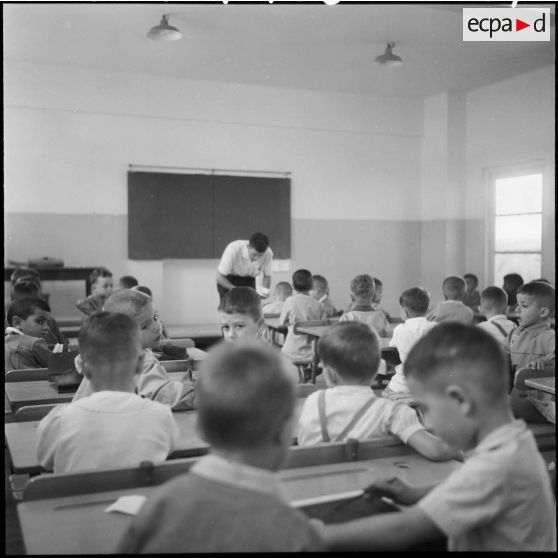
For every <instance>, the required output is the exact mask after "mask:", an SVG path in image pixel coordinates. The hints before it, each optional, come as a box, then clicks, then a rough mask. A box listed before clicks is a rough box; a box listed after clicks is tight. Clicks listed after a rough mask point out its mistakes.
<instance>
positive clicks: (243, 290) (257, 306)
mask: <svg viewBox="0 0 558 558" xmlns="http://www.w3.org/2000/svg"><path fill="white" fill-rule="evenodd" d="M217 311H218V312H224V313H225V314H247V315H248V316H251V317H252V319H253V320H254V321H256V322H259V321H260V320H262V319H263V312H262V299H261V298H260V295H259V294H258V293H257V292H256V290H255V289H253V288H252V287H234V288H232V289H231V290H229V291H227V292H226V293H225V294H224V295H223V297H222V298H221V302H219V308H217Z"/></svg>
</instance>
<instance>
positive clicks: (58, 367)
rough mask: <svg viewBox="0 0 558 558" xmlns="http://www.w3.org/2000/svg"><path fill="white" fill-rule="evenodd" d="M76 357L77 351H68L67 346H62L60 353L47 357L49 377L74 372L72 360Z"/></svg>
mask: <svg viewBox="0 0 558 558" xmlns="http://www.w3.org/2000/svg"><path fill="white" fill-rule="evenodd" d="M77 355H78V351H69V350H68V345H64V346H63V349H62V352H61V353H52V354H51V355H50V356H49V357H48V373H49V376H54V375H57V374H65V373H66V372H71V371H75V370H76V367H75V363H74V360H75V358H76V356H77Z"/></svg>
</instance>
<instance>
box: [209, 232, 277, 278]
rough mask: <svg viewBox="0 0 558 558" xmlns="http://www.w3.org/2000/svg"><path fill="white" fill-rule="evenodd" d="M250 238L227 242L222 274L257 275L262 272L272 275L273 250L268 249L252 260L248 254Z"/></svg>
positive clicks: (221, 266)
mask: <svg viewBox="0 0 558 558" xmlns="http://www.w3.org/2000/svg"><path fill="white" fill-rule="evenodd" d="M248 244H249V241H248V240H234V241H233V242H230V243H229V244H227V246H226V248H225V250H224V251H223V255H222V256H221V261H220V262H219V267H218V268H217V269H218V271H219V273H221V274H222V275H239V276H241V277H256V275H259V274H260V273H263V274H264V275H267V276H270V275H271V264H272V262H273V251H272V250H271V248H269V247H268V248H267V249H266V251H265V252H264V253H263V254H262V255H261V256H260V257H259V258H258V259H257V260H255V261H252V260H250V256H249V254H248Z"/></svg>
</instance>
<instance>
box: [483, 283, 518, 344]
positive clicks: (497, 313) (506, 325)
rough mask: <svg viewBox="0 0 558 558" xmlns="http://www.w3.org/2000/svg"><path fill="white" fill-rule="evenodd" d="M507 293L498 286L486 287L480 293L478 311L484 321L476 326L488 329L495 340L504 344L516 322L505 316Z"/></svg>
mask: <svg viewBox="0 0 558 558" xmlns="http://www.w3.org/2000/svg"><path fill="white" fill-rule="evenodd" d="M507 306H508V295H507V294H506V291H504V289H501V288H500V287H487V288H486V289H484V291H482V293H481V303H480V311H481V313H482V314H484V315H485V316H486V321H485V322H481V323H480V324H478V326H479V327H480V328H482V329H484V330H485V331H488V333H490V335H492V336H493V337H494V338H495V339H496V340H497V341H499V342H500V343H502V344H504V343H505V341H506V339H507V337H508V335H509V333H510V331H511V330H512V329H514V328H515V327H516V324H515V323H514V322H512V321H511V320H508V318H507V317H506V308H507Z"/></svg>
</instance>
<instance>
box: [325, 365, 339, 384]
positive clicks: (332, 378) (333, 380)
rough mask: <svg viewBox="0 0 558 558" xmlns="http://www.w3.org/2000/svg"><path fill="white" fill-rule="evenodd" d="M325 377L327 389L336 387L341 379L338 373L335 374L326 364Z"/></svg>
mask: <svg viewBox="0 0 558 558" xmlns="http://www.w3.org/2000/svg"><path fill="white" fill-rule="evenodd" d="M323 375H324V380H325V384H326V386H327V387H334V386H336V385H337V384H338V382H339V377H338V375H337V372H335V370H334V369H333V368H331V367H330V366H327V365H326V364H324V371H323Z"/></svg>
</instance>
